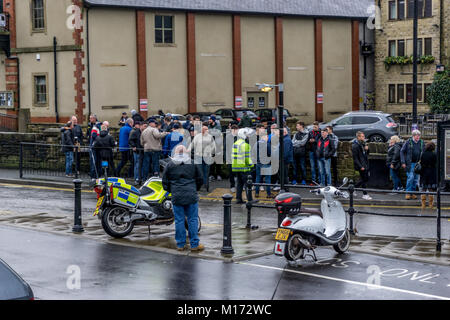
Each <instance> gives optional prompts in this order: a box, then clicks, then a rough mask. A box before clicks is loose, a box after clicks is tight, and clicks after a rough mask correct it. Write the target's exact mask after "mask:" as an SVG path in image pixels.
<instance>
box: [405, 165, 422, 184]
mask: <svg viewBox="0 0 450 320" xmlns="http://www.w3.org/2000/svg"><path fill="white" fill-rule="evenodd" d="M415 166H416V164H415V163H411V167H410V168H409V170H408V172H407V173H406V191H416V186H417V184H418V183H419V178H420V175H419V174H416V173H414V168H415Z"/></svg>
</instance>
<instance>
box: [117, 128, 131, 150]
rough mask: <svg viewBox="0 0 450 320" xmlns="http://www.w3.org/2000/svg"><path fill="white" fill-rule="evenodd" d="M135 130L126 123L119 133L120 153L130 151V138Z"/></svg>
mask: <svg viewBox="0 0 450 320" xmlns="http://www.w3.org/2000/svg"><path fill="white" fill-rule="evenodd" d="M131 130H133V128H131V126H130V125H129V124H128V123H126V124H125V125H124V126H123V127H122V128H121V129H120V131H119V151H120V152H123V151H128V150H130V146H129V145H128V140H129V138H130V132H131Z"/></svg>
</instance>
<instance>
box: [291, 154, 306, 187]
mask: <svg viewBox="0 0 450 320" xmlns="http://www.w3.org/2000/svg"><path fill="white" fill-rule="evenodd" d="M299 173H301V178H300V176H299ZM293 180H296V181H303V180H306V156H305V155H296V154H294V178H293Z"/></svg>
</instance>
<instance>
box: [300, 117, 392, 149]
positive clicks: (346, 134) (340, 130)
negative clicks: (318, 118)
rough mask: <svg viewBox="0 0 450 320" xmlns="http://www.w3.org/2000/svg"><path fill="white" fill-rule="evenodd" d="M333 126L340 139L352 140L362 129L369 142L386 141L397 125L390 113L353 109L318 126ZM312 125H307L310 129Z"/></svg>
mask: <svg viewBox="0 0 450 320" xmlns="http://www.w3.org/2000/svg"><path fill="white" fill-rule="evenodd" d="M327 126H332V127H333V132H334V133H335V134H336V135H337V136H338V137H339V139H340V140H352V139H354V138H355V137H356V133H357V132H358V131H362V132H363V133H364V135H365V136H366V138H367V139H368V140H369V141H370V142H386V141H388V140H389V138H390V137H392V136H394V135H397V134H398V125H397V123H395V121H394V119H393V118H392V115H391V114H388V113H382V112H377V111H364V112H363V111H354V112H349V113H346V114H344V115H343V116H341V117H339V118H336V119H334V120H332V121H330V122H328V123H321V124H320V128H321V129H322V128H325V127H327ZM311 128H312V126H308V130H311Z"/></svg>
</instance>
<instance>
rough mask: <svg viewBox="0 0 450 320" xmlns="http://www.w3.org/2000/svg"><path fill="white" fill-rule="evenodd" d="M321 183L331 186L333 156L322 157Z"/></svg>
mask: <svg viewBox="0 0 450 320" xmlns="http://www.w3.org/2000/svg"><path fill="white" fill-rule="evenodd" d="M318 163H319V174H320V185H321V186H331V158H329V159H325V158H320V159H319V161H318Z"/></svg>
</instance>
